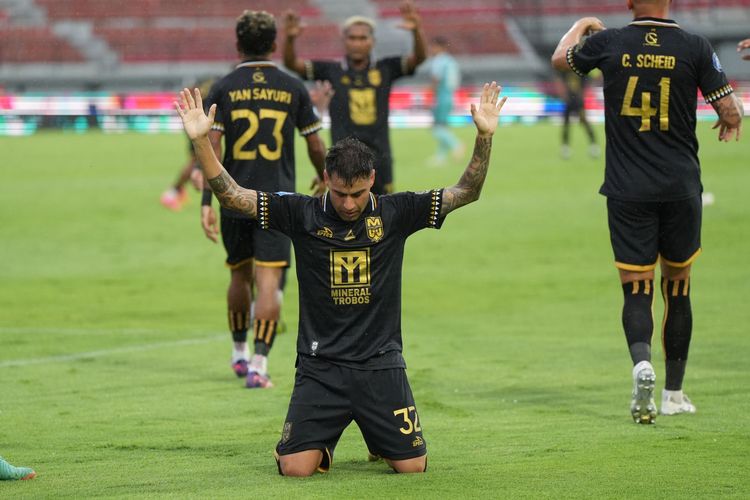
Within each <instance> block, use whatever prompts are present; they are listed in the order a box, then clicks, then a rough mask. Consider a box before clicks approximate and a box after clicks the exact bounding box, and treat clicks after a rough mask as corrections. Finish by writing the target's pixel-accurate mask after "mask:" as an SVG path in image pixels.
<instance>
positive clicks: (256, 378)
mask: <svg viewBox="0 0 750 500" xmlns="http://www.w3.org/2000/svg"><path fill="white" fill-rule="evenodd" d="M245 387H247V388H248V389H270V388H271V387H273V383H272V382H271V377H269V376H268V375H267V374H266V375H263V374H261V373H258V372H256V371H255V370H250V371H248V372H247V378H246V379H245Z"/></svg>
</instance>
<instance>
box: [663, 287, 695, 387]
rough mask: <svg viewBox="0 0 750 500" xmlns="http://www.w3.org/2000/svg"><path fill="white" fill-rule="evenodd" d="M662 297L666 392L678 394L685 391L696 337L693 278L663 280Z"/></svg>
mask: <svg viewBox="0 0 750 500" xmlns="http://www.w3.org/2000/svg"><path fill="white" fill-rule="evenodd" d="M661 294H662V297H664V328H663V330H662V342H663V344H664V357H665V358H666V368H667V377H666V381H665V384H664V388H665V389H666V390H668V391H679V390H680V389H682V379H683V377H684V376H685V366H686V364H687V359H688V350H689V349H690V338H691V337H692V334H693V311H692V308H691V307H690V278H688V279H686V280H676V281H672V280H668V279H665V278H662V279H661Z"/></svg>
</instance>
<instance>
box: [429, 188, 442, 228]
mask: <svg viewBox="0 0 750 500" xmlns="http://www.w3.org/2000/svg"><path fill="white" fill-rule="evenodd" d="M430 193H431V196H432V201H431V203H430V215H429V216H428V218H427V225H428V226H429V227H437V224H438V220H439V218H440V205H442V191H441V190H440V189H433V190H432V191H431V192H430Z"/></svg>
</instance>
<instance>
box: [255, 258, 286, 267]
mask: <svg viewBox="0 0 750 500" xmlns="http://www.w3.org/2000/svg"><path fill="white" fill-rule="evenodd" d="M255 265H256V266H257V267H288V266H289V261H286V260H256V261H255Z"/></svg>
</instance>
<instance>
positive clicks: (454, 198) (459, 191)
mask: <svg viewBox="0 0 750 500" xmlns="http://www.w3.org/2000/svg"><path fill="white" fill-rule="evenodd" d="M491 151H492V137H477V140H476V142H475V143H474V153H473V154H472V156H471V161H470V162H469V164H468V165H467V166H466V170H464V173H463V174H462V175H461V178H460V179H459V181H458V183H457V184H456V185H455V186H451V187H449V188H446V189H445V190H444V191H443V204H442V206H441V208H440V214H441V215H443V216H445V215H448V213H450V212H451V211H453V210H455V209H457V208H459V207H462V206H464V205H467V204H469V203H471V202H472V201H476V200H478V199H479V193H481V192H482V185H484V179H485V178H486V177H487V169H488V168H489V166H490V152H491Z"/></svg>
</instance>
